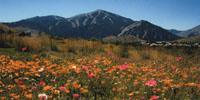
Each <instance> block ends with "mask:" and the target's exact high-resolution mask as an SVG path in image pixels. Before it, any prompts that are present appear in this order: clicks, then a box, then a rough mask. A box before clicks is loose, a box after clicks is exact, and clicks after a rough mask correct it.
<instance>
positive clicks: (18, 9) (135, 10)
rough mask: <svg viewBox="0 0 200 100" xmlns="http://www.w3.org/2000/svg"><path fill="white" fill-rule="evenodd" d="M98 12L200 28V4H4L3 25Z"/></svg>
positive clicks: (0, 8) (80, 0)
mask: <svg viewBox="0 0 200 100" xmlns="http://www.w3.org/2000/svg"><path fill="white" fill-rule="evenodd" d="M97 9H102V10H106V11H109V12H112V13H116V14H119V15H121V16H124V17H128V18H131V19H133V20H147V21H149V22H151V23H153V24H156V25H159V26H161V27H163V28H166V29H178V30H187V29H190V28H192V27H195V26H197V25H200V0H0V22H15V21H19V20H22V19H26V18H30V17H34V16H46V15H58V16H62V17H66V18H68V17H72V16H75V15H77V14H81V13H87V12H91V11H94V10H97Z"/></svg>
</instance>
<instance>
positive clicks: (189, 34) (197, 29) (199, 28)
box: [179, 25, 200, 37]
mask: <svg viewBox="0 0 200 100" xmlns="http://www.w3.org/2000/svg"><path fill="white" fill-rule="evenodd" d="M179 34H180V35H181V36H183V37H193V36H198V35H200V25H199V26H196V27H194V28H192V29H189V30H187V31H183V32H181V33H179Z"/></svg>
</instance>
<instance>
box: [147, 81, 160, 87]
mask: <svg viewBox="0 0 200 100" xmlns="http://www.w3.org/2000/svg"><path fill="white" fill-rule="evenodd" d="M145 85H146V86H150V87H153V86H156V85H157V81H155V80H149V81H147V82H146V83H145Z"/></svg>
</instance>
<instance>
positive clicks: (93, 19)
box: [5, 10, 178, 41]
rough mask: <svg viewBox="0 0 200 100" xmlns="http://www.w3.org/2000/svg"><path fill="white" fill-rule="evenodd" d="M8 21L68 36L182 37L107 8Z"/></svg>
mask: <svg viewBox="0 0 200 100" xmlns="http://www.w3.org/2000/svg"><path fill="white" fill-rule="evenodd" d="M5 24H7V25H9V26H11V27H26V28H30V29H34V30H38V31H42V32H46V33H49V34H52V35H53V36H59V37H65V38H68V37H70V38H71V37H72V38H86V39H88V38H97V39H102V38H104V37H107V36H118V35H125V34H127V33H128V34H132V35H135V36H136V35H139V37H140V38H142V39H145V40H153V41H156V40H163V41H165V40H174V39H177V38H178V36H175V35H173V34H171V33H170V32H167V31H166V30H165V29H163V28H161V27H158V26H155V25H153V24H151V23H149V22H147V21H133V20H131V19H129V18H126V17H122V16H120V15H117V14H114V13H111V12H108V11H104V10H96V11H93V12H90V13H85V14H80V15H77V16H74V17H70V18H64V17H59V16H54V15H51V16H42V17H39V16H37V17H33V18H29V19H24V20H21V21H18V22H13V23H5Z"/></svg>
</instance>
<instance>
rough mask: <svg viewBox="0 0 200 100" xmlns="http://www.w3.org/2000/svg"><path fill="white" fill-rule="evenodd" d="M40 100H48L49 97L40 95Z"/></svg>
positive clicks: (43, 94)
mask: <svg viewBox="0 0 200 100" xmlns="http://www.w3.org/2000/svg"><path fill="white" fill-rule="evenodd" d="M38 98H39V99H40V100H47V98H48V96H47V95H46V94H45V93H41V94H38Z"/></svg>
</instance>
